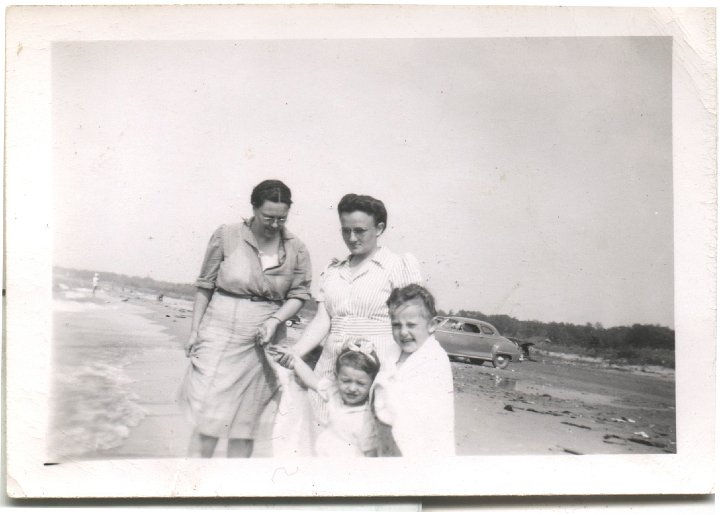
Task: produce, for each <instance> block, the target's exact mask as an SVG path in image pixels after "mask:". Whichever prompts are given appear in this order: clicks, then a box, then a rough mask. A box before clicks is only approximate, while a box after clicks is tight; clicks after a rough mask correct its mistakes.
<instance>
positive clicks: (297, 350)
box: [280, 193, 421, 425]
mask: <svg viewBox="0 0 720 515" xmlns="http://www.w3.org/2000/svg"><path fill="white" fill-rule="evenodd" d="M338 214H339V216H340V226H341V231H342V237H343V240H344V241H345V244H346V245H347V247H348V249H349V250H350V255H349V256H348V257H346V258H345V259H343V260H333V261H332V262H331V263H330V264H329V265H328V266H327V268H326V269H325V272H324V273H323V275H322V285H321V289H320V295H319V296H318V301H319V302H318V308H317V314H316V315H315V318H313V320H312V322H310V324H308V327H307V329H306V330H305V332H304V333H303V335H302V337H301V338H300V339H299V340H298V342H297V343H296V344H295V346H294V347H293V349H292V354H291V355H286V357H284V358H283V359H281V360H280V363H281V364H282V365H285V366H291V364H292V361H293V360H294V359H299V358H302V357H303V356H305V355H306V354H308V353H309V352H311V351H312V350H313V349H314V348H315V347H317V346H318V345H320V344H321V343H322V342H323V340H325V343H324V344H323V350H322V354H321V355H320V358H319V360H318V362H317V365H316V366H315V373H316V374H317V375H318V376H320V377H327V378H328V379H331V378H332V377H333V374H334V373H335V362H336V360H337V357H338V355H339V354H340V351H341V350H342V348H343V345H344V344H346V343H347V342H349V341H355V340H357V339H360V338H362V339H365V340H369V341H371V342H372V343H373V344H374V347H375V351H376V353H377V355H378V357H379V359H380V367H381V369H382V367H383V365H384V364H391V363H395V362H396V361H397V359H398V357H399V356H400V347H399V346H398V345H397V344H396V343H395V341H394V340H393V337H392V330H391V326H390V316H389V314H388V308H387V305H386V304H385V301H387V299H388V297H389V296H390V292H391V291H392V290H393V288H400V287H403V286H406V285H408V284H410V283H417V282H420V281H421V275H420V267H419V265H418V263H417V260H416V259H415V258H414V257H413V256H412V255H410V254H405V255H398V254H395V253H393V252H391V251H390V250H388V249H387V248H385V247H380V246H378V238H379V237H380V236H381V235H382V233H383V232H384V231H385V228H386V227H387V211H386V209H385V205H384V204H383V203H382V201H380V200H377V199H375V198H373V197H370V196H367V195H355V194H352V193H350V194H347V195H345V196H344V197H343V198H342V200H340V203H339V204H338ZM326 338H327V339H326ZM309 395H310V403H311V406H312V411H313V414H314V418H315V421H316V422H317V424H319V425H324V424H325V423H326V422H327V411H326V403H324V402H322V400H321V399H320V398H319V397H318V395H317V394H316V393H315V392H313V391H310V392H309Z"/></svg>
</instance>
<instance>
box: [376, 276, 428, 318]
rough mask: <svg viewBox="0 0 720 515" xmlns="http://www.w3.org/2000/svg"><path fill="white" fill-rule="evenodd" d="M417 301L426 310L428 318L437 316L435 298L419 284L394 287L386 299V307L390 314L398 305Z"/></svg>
mask: <svg viewBox="0 0 720 515" xmlns="http://www.w3.org/2000/svg"><path fill="white" fill-rule="evenodd" d="M413 301H417V302H419V303H420V304H421V305H422V306H423V307H424V308H425V311H427V314H428V318H429V319H433V318H435V317H436V316H437V311H436V310H435V299H434V298H433V296H432V293H430V292H429V291H427V290H426V289H425V288H423V287H422V286H420V285H419V284H408V285H407V286H404V287H402V288H395V289H394V290H393V291H392V292H391V293H390V297H388V300H387V307H388V311H389V312H390V314H392V313H393V312H394V311H395V310H396V309H397V308H398V307H400V306H401V305H403V304H407V303H408V302H413Z"/></svg>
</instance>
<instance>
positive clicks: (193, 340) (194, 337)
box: [185, 331, 199, 358]
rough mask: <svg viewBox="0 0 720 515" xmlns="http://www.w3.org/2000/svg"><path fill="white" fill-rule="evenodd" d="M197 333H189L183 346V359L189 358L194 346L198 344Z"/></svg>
mask: <svg viewBox="0 0 720 515" xmlns="http://www.w3.org/2000/svg"><path fill="white" fill-rule="evenodd" d="M198 340H199V339H198V332H197V331H193V332H191V333H190V337H189V338H188V341H187V343H186V344H185V357H187V358H189V357H190V355H191V354H192V352H193V349H194V347H195V345H197V343H198Z"/></svg>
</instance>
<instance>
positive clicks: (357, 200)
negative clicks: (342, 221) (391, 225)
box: [337, 193, 387, 227]
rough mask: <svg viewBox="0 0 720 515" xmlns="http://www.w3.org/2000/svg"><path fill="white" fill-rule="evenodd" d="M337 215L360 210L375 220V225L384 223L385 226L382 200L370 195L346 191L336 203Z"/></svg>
mask: <svg viewBox="0 0 720 515" xmlns="http://www.w3.org/2000/svg"><path fill="white" fill-rule="evenodd" d="M337 209H338V215H340V214H342V213H352V212H354V211H362V212H363V213H365V214H366V215H370V216H372V217H373V220H375V225H376V226H377V225H378V224H384V225H385V227H387V210H386V209H385V204H383V202H382V200H378V199H376V198H373V197H371V196H370V195H356V194H355V193H348V194H347V195H345V196H344V197H343V198H341V199H340V203H339V204H338V208H337Z"/></svg>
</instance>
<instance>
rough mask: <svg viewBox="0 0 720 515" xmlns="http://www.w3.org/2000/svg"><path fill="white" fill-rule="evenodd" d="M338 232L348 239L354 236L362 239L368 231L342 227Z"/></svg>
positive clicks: (359, 228) (360, 228)
mask: <svg viewBox="0 0 720 515" xmlns="http://www.w3.org/2000/svg"><path fill="white" fill-rule="evenodd" d="M340 232H342V235H343V236H345V237H349V236H350V235H352V234H354V235H355V237H356V238H363V237H364V236H365V235H366V234H367V232H368V230H367V229H363V228H362V227H343V228H342V229H340Z"/></svg>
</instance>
